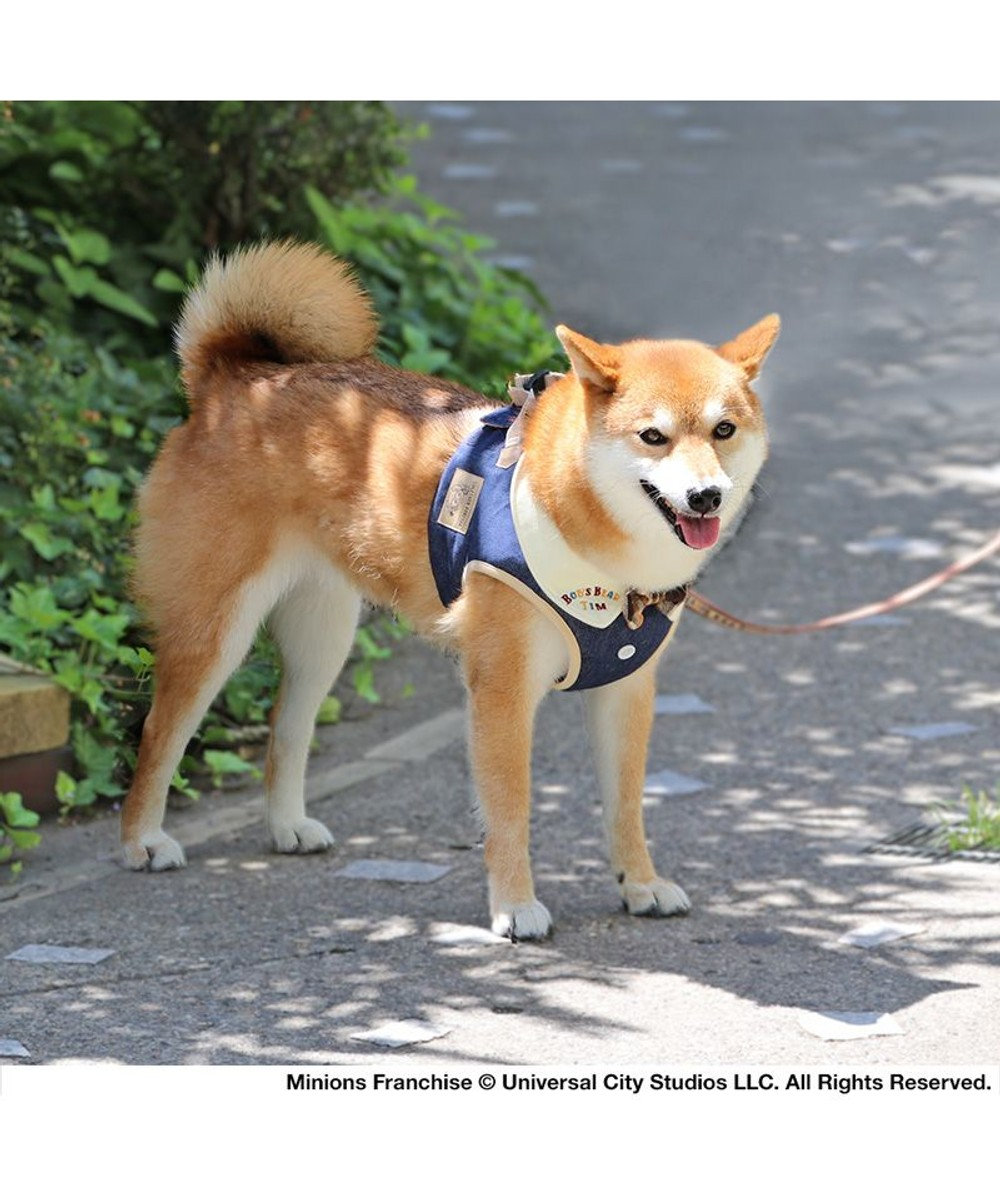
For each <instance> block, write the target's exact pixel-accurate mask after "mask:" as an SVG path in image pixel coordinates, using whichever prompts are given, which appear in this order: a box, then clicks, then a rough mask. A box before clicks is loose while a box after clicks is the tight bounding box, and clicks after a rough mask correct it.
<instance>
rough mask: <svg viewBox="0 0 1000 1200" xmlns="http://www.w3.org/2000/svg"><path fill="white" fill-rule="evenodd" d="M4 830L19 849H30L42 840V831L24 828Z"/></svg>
mask: <svg viewBox="0 0 1000 1200" xmlns="http://www.w3.org/2000/svg"><path fill="white" fill-rule="evenodd" d="M4 832H5V833H6V835H7V837H9V838H10V840H11V841H12V842H13V843H14V845H15V846H17V848H18V849H19V850H30V849H31V847H32V846H37V845H38V843H39V842H40V841H41V840H42V835H41V834H40V833H29V832H27V831H26V830H22V829H7V830H5V831H4Z"/></svg>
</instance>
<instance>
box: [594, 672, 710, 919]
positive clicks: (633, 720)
mask: <svg viewBox="0 0 1000 1200" xmlns="http://www.w3.org/2000/svg"><path fill="white" fill-rule="evenodd" d="M655 664H656V660H655V659H654V660H653V661H651V662H649V663H647V664H646V665H645V666H643V667H642V668H641V669H640V670H638V671H636V672H635V673H634V674H632V675H628V676H626V677H625V678H624V679H620V680H619V681H618V682H617V683H612V684H608V685H607V686H606V687H601V688H593V689H592V690H590V691H587V692H585V693H584V696H585V699H586V712H587V727H588V730H589V732H590V741H591V745H592V747H593V751H594V761H595V765H596V767H597V781H598V786H599V788H600V792H601V799H602V801H603V804H604V826H605V831H606V833H607V839H608V852H609V854H610V857H611V868H612V870H613V871H614V873H615V878H616V879H617V880H618V886H619V888H620V889H621V895H622V900H623V902H624V904H625V907H626V908H627V909H628V911H629V912H630V913H631V914H632V915H633V916H637V917H647V916H649V917H654V916H655V917H666V916H671V915H673V914H675V913H685V912H687V911H688V909H689V908H690V902H689V901H688V898H687V896H686V895H685V894H684V891H683V889H682V888H680V887H679V886H678V885H677V884H676V883H672V882H671V881H670V880H669V879H661V878H660V876H659V875H657V873H656V868H655V867H654V866H653V860H652V859H651V858H650V856H649V849H648V847H647V845H646V833H645V829H644V825H643V819H642V790H643V785H644V782H645V775H646V752H647V748H648V744H649V735H650V732H651V731H652V727H653V702H654V696H655V692H656V665H655Z"/></svg>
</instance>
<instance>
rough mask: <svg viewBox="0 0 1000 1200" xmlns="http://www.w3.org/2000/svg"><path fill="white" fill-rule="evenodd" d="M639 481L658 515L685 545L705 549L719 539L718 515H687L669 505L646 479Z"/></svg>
mask: <svg viewBox="0 0 1000 1200" xmlns="http://www.w3.org/2000/svg"><path fill="white" fill-rule="evenodd" d="M639 482H640V483H641V484H642V490H643V491H644V492H645V493H646V495H647V496H648V497H649V498H650V500H652V501H653V503H654V504H655V505H656V507H657V509H658V510H659V513H660V516H662V517H663V518H664V519H665V520H666V521H667V523H668V524H669V525H670V527H671V528H672V529H673V531H674V533H676V534H677V536H678V537H679V538H680V540H681V541H682V542H683V543H684V545H685V546H689V547H690V548H691V549H692V550H707V549H708V548H709V546H714V545H715V543H716V542H717V541H718V540H719V518H718V517H697V516H690V517H689V516H687V515H686V514H685V513H679V512H677V510H676V509H674V508H671V507H670V505H669V504H668V503H667V502H666V500H665V499H664V498H663V495H662V494H661V492H660V491H659V489H658V488H656V487H655V486H654V485H653V484H651V483H650V482H649V480H648V479H640V480H639Z"/></svg>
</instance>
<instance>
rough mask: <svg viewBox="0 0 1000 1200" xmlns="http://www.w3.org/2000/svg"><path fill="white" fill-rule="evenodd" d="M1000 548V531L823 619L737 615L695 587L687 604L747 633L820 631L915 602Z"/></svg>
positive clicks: (875, 615) (710, 619)
mask: <svg viewBox="0 0 1000 1200" xmlns="http://www.w3.org/2000/svg"><path fill="white" fill-rule="evenodd" d="M998 550H1000V531H998V532H997V533H995V534H994V535H993V537H991V538H990V540H989V541H988V542H985V543H984V544H983V545H982V546H980V547H979V549H978V550H975V551H973V553H972V554H968V555H966V557H965V558H960V559H959V560H958V562H955V563H952V565H951V566H950V567H945V569H944V570H943V571H938V572H937V574H936V575H930V576H928V578H927V579H922V580H921V581H920V582H919V583H915V584H913V586H912V587H908V588H904V589H903V591H901V592H897V593H896V594H895V595H894V596H889V597H888V598H887V599H885V600H879V601H878V602H877V603H875V604H866V605H864V606H863V607H862V608H852V609H851V611H850V612H843V613H837V614H836V615H835V616H832V617H823V619H822V620H820V621H810V622H809V624H807V625H763V624H759V623H758V622H756V621H745V620H744V619H743V618H742V617H734V616H733V614H732V613H728V612H726V610H725V609H723V608H719V607H718V606H717V605H715V604H713V603H712V601H711V600H708V599H707V598H706V597H705V596H702V595H701V593H700V592H695V591H693V590H689V591H688V599H687V607H688V608H689V609H690V610H691V611H692V612H695V613H697V614H698V616H699V617H705V618H707V619H708V620H709V621H715V622H716V623H717V624H719V625H725V626H726V627H727V628H728V629H739V630H742V631H743V632H744V633H817V632H818V631H819V630H821V629H834V628H836V627H837V626H838V625H847V624H849V623H850V622H851V621H863V620H864V619H865V617H877V616H879V615H880V614H882V613H887V612H891V611H892V609H894V608H901V607H902V606H903V605H904V604H912V603H913V601H914V600H919V599H920V597H921V596H926V595H927V593H928V592H932V591H933V590H934V589H935V588H937V587H940V586H941V584H942V583H946V582H947V581H948V580H949V579H953V578H954V577H955V576H956V575H960V574H961V573H962V572H963V571H968V570H969V568H970V567H974V566H975V565H976V563H981V562H983V561H984V559H987V558H989V557H990V555H991V554H996V552H997V551H998Z"/></svg>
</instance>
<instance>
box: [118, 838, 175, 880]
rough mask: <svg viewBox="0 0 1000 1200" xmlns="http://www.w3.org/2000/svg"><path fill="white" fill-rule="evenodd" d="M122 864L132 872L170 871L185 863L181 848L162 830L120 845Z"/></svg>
mask: <svg viewBox="0 0 1000 1200" xmlns="http://www.w3.org/2000/svg"><path fill="white" fill-rule="evenodd" d="M122 862H123V863H124V864H125V866H126V867H129V868H131V870H133V871H144V870H145V869H146V868H147V867H148V868H149V870H151V871H172V870H174V869H175V868H177V867H183V866H184V865H185V864H186V863H187V859H186V858H185V857H184V850H183V847H182V846H181V845H180V843H179V842H175V841H174V839H173V838H172V837H168V836H167V834H165V833H163V832H162V830H161V831H160V832H159V833H153V834H150V835H149V837H144V838H139V839H138V840H137V841H134V842H125V843H123V844H122Z"/></svg>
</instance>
